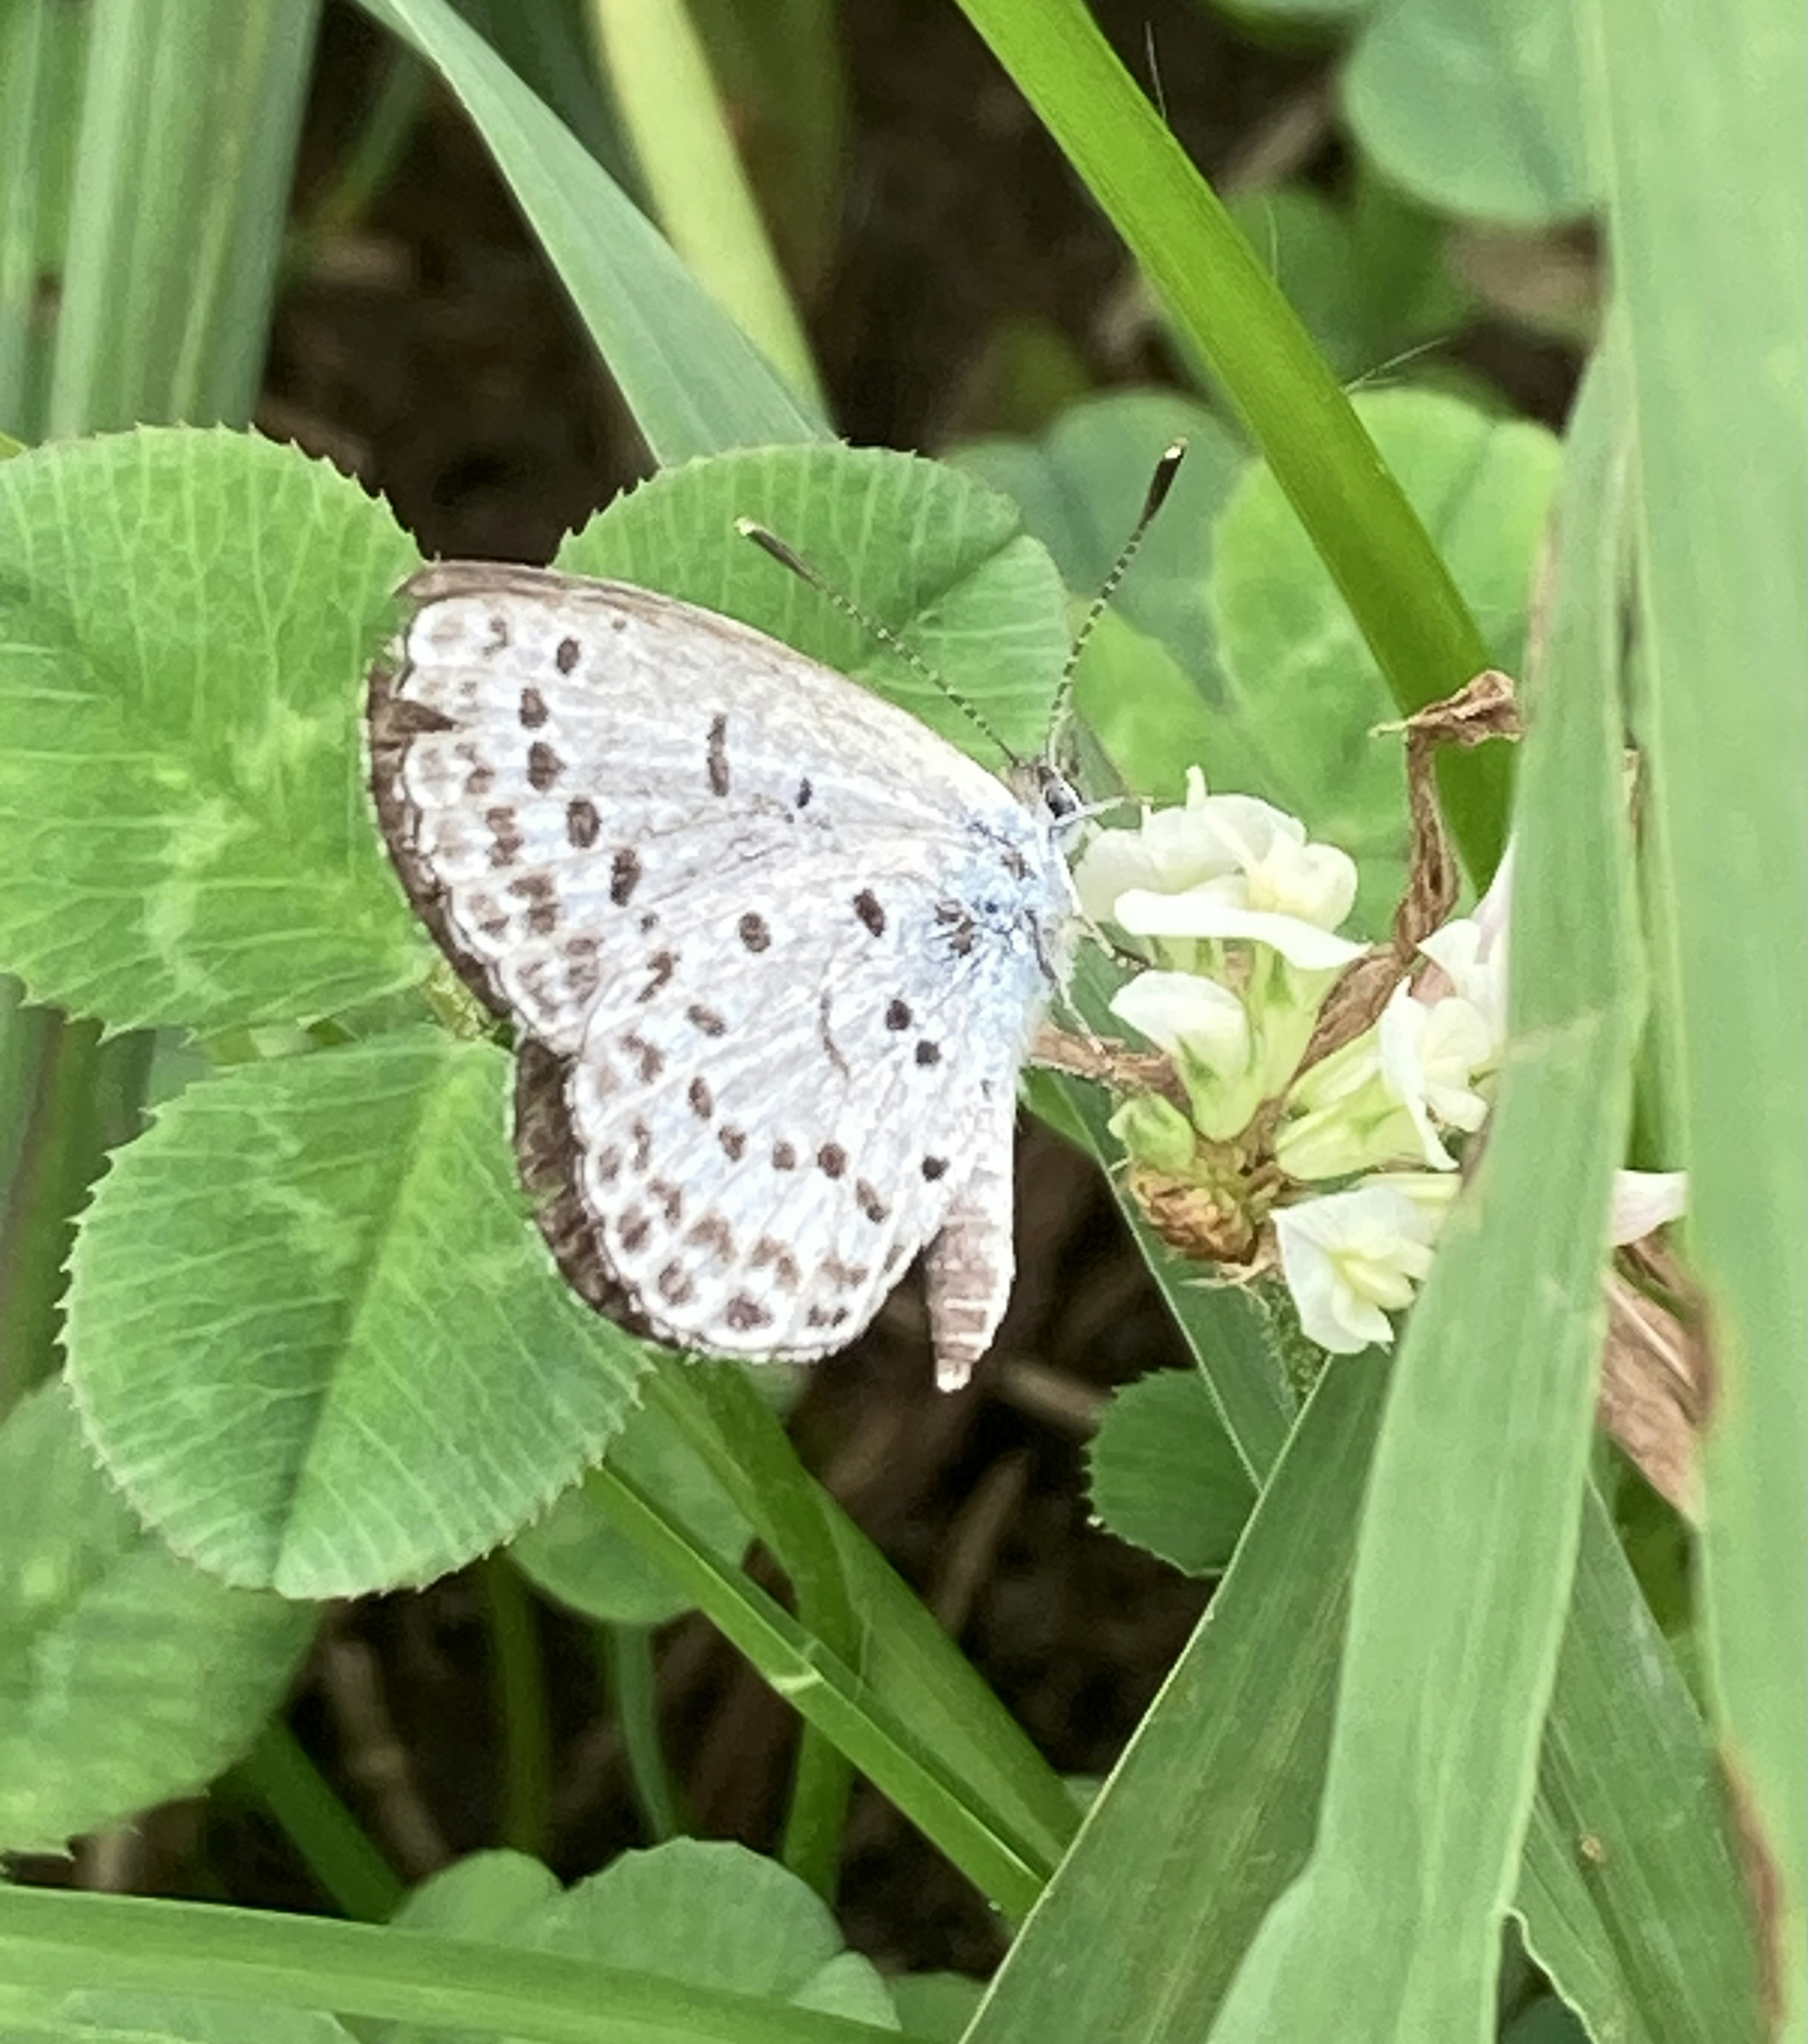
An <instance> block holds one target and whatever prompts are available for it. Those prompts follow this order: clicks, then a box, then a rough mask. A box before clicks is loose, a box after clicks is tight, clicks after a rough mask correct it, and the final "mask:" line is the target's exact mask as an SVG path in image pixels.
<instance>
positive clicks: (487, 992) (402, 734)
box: [364, 638, 515, 1022]
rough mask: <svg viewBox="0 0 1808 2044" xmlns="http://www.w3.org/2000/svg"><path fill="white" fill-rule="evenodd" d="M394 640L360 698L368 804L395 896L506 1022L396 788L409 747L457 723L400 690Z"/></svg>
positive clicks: (508, 1014)
mask: <svg viewBox="0 0 1808 2044" xmlns="http://www.w3.org/2000/svg"><path fill="white" fill-rule="evenodd" d="M402 644H403V641H402V640H401V639H399V638H398V640H397V642H396V647H395V649H394V651H393V652H392V653H390V654H386V655H384V656H383V658H382V659H379V660H378V661H377V662H376V663H375V664H374V665H373V666H372V667H371V673H370V680H369V682H368V684H367V689H366V692H365V697H364V729H365V732H366V734H367V740H368V743H369V746H370V763H371V781H370V786H371V802H372V803H373V804H374V805H375V809H376V813H377V822H378V824H379V826H380V827H381V828H382V831H383V843H385V844H386V845H387V847H388V848H389V857H390V864H391V865H392V866H394V868H395V870H396V874H397V877H398V878H399V879H400V881H401V882H402V891H403V893H406V895H407V897H408V899H409V901H410V903H411V904H412V905H413V906H414V913H415V914H416V915H417V916H419V917H420V918H421V921H422V922H423V923H425V924H426V926H427V928H428V929H429V931H430V932H432V935H433V941H434V943H437V945H438V946H439V947H440V950H441V951H443V952H444V954H445V955H446V957H447V959H448V960H449V962H451V964H452V969H453V970H455V971H456V973H457V974H458V976H459V978H460V979H462V980H463V981H464V983H465V985H467V986H468V987H469V988H470V989H471V992H472V993H475V995H476V996H477V997H478V999H479V1001H482V1002H483V1005H484V1006H485V1007H486V1008H487V1009H489V1011H490V1013H491V1014H492V1015H494V1016H497V1017H498V1019H499V1020H502V1021H504V1022H513V1021H514V1020H515V1014H514V1009H511V1008H510V1005H509V1004H508V1003H507V1001H505V1000H504V999H503V998H502V993H501V990H500V989H498V987H497V985H495V983H494V981H492V980H491V978H490V974H488V972H487V970H485V969H484V966H483V963H482V962H481V961H480V960H479V959H475V958H474V957H473V956H472V955H471V953H470V952H469V951H466V950H465V949H464V947H463V946H462V945H461V944H460V943H459V941H458V939H457V938H456V936H454V935H453V932H452V922H451V919H450V917H449V916H448V914H447V913H446V894H445V889H444V888H443V887H441V886H440V883H439V882H438V881H437V880H436V879H435V878H433V874H432V873H431V872H429V870H428V866H427V862H426V861H425V859H423V858H422V857H421V854H420V851H419V850H418V849H417V847H418V845H419V842H420V827H421V813H420V811H419V810H418V809H416V808H415V806H414V804H413V803H412V802H411V801H410V800H409V799H408V794H407V790H406V788H405V787H404V786H403V784H402V769H403V767H405V766H406V763H407V759H408V748H409V747H410V746H411V745H412V744H413V743H414V740H416V739H417V738H419V737H421V736H424V735H425V733H427V732H440V731H456V730H457V728H458V725H457V724H456V723H455V722H454V720H452V718H451V717H448V716H446V715H445V714H444V712H442V711H440V710H437V709H432V708H431V707H430V706H429V705H427V704H425V703H419V702H414V701H410V698H409V697H406V696H404V695H402V694H400V693H399V691H400V690H401V687H402V683H403V682H405V681H406V680H407V678H408V672H409V670H408V665H407V662H406V657H405V655H403V653H402V650H401V648H402Z"/></svg>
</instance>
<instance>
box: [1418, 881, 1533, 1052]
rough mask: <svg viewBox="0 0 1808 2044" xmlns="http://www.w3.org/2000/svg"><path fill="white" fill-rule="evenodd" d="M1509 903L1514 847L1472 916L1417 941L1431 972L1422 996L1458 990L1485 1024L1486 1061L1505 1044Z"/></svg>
mask: <svg viewBox="0 0 1808 2044" xmlns="http://www.w3.org/2000/svg"><path fill="white" fill-rule="evenodd" d="M1512 908H1513V847H1512V845H1511V844H1509V845H1508V846H1507V847H1506V851H1505V852H1503V853H1502V855H1501V862H1500V864H1499V865H1498V866H1496V867H1495V869H1494V878H1493V880H1492V881H1491V882H1490V884H1489V887H1488V891H1487V893H1486V894H1484V895H1483V897H1482V898H1481V900H1480V901H1478V902H1477V903H1476V904H1475V913H1474V915H1472V916H1454V917H1452V920H1450V921H1449V922H1448V923H1446V924H1444V927H1443V928H1441V929H1438V930H1433V932H1432V933H1431V935H1430V936H1429V937H1426V938H1425V939H1423V941H1422V942H1421V943H1420V945H1419V949H1420V950H1421V951H1423V952H1424V953H1425V956H1426V957H1427V958H1428V959H1430V960H1431V962H1432V963H1433V966H1436V967H1437V970H1436V971H1435V972H1433V973H1430V974H1427V975H1426V976H1425V978H1423V979H1421V981H1420V982H1419V986H1418V996H1419V998H1420V999H1421V1001H1424V1000H1437V999H1440V998H1441V997H1443V996H1444V994H1445V993H1458V994H1460V995H1461V996H1462V997H1463V998H1464V1000H1465V1001H1468V1003H1469V1005H1470V1006H1471V1007H1472V1008H1474V1009H1475V1010H1476V1011H1477V1012H1479V1014H1480V1016H1482V1019H1483V1021H1484V1022H1485V1023H1486V1024H1487V1029H1488V1036H1489V1040H1490V1043H1491V1045H1492V1048H1491V1051H1490V1053H1489V1055H1488V1058H1487V1063H1488V1064H1490V1065H1494V1064H1496V1063H1498V1062H1499V1059H1500V1054H1501V1052H1502V1050H1503V1049H1504V1048H1505V1047H1506V932H1507V924H1508V922H1509V920H1510V917H1511V915H1512Z"/></svg>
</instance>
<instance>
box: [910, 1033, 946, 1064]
mask: <svg viewBox="0 0 1808 2044" xmlns="http://www.w3.org/2000/svg"><path fill="white" fill-rule="evenodd" d="M915 1055H916V1059H917V1063H918V1064H919V1065H922V1066H929V1065H939V1064H940V1063H941V1044H939V1043H931V1042H930V1041H929V1038H928V1037H927V1036H922V1037H919V1038H918V1039H917V1048H916V1053H915Z"/></svg>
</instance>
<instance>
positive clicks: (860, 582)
mask: <svg viewBox="0 0 1808 2044" xmlns="http://www.w3.org/2000/svg"><path fill="white" fill-rule="evenodd" d="M741 517H747V518H752V519H755V520H756V521H758V522H759V523H760V524H763V525H765V526H767V527H769V528H771V531H772V532H775V534H776V535H777V536H778V537H779V539H780V540H783V541H784V543H785V544H786V545H787V546H788V547H791V548H793V549H794V551H796V552H798V554H800V555H802V556H803V558H804V559H805V560H806V562H808V563H810V566H811V567H814V569H816V570H817V572H818V573H820V574H822V575H823V576H824V577H825V579H826V580H827V581H828V582H829V584H830V586H832V587H833V588H835V589H836V590H839V591H840V592H841V594H843V595H844V596H845V597H847V598H848V601H850V602H852V603H853V604H855V605H857V606H858V607H859V608H860V609H862V610H864V611H865V612H866V613H867V614H868V616H870V617H874V618H876V619H877V620H878V621H879V622H880V623H881V624H883V625H885V626H886V627H887V628H888V629H890V630H891V631H892V632H896V633H898V635H899V636H901V637H902V639H903V640H905V641H906V643H907V644H909V646H910V647H911V649H912V650H913V651H914V652H915V653H916V654H917V655H918V656H919V657H920V658H921V659H923V660H924V661H925V662H926V663H928V664H929V666H930V667H932V668H933V669H934V670H936V671H937V673H939V674H941V676H942V677H943V678H944V680H945V681H946V682H947V683H948V686H949V688H951V689H952V690H955V691H956V693H957V694H958V696H959V697H960V703H964V704H966V705H968V706H969V707H970V708H971V710H972V711H974V712H975V713H977V715H978V716H979V717H981V718H983V720H984V721H985V723H986V724H987V725H989V726H990V727H991V729H992V730H993V731H994V732H996V733H997V734H998V737H999V738H1001V739H1002V740H1003V741H1004V742H1005V743H1006V745H1008V746H1009V747H1010V748H1011V750H1012V751H1014V752H1017V753H1019V754H1022V755H1034V754H1037V753H1038V752H1040V751H1041V748H1042V746H1043V743H1044V740H1045V739H1046V737H1047V736H1048V725H1049V721H1050V718H1051V716H1052V710H1053V705H1054V699H1055V688H1056V682H1057V680H1058V678H1059V677H1060V670H1061V663H1062V661H1063V659H1064V657H1065V655H1066V652H1067V628H1066V624H1065V621H1064V617H1063V610H1062V601H1061V588H1060V578H1059V577H1058V576H1057V575H1056V572H1055V567H1054V564H1053V563H1052V561H1051V560H1050V559H1048V555H1047V553H1046V552H1045V551H1044V549H1043V548H1041V546H1040V545H1038V544H1037V542H1036V541H1035V540H1032V539H1030V538H1029V537H1028V536H1026V535H1025V532H1024V530H1023V526H1022V521H1021V518H1020V517H1019V516H1018V514H1017V508H1016V506H1015V505H1013V504H1012V503H1011V502H1010V500H1009V499H1008V498H1002V497H1000V496H998V495H997V494H995V493H994V492H993V491H991V490H987V489H985V488H983V487H982V486H980V485H979V484H978V483H975V482H971V481H969V480H968V479H967V478H966V477H965V476H963V475H960V474H956V472H955V471H953V470H952V469H951V468H947V467H944V466H942V465H941V463H937V462H930V461H922V460H919V459H917V458H916V457H914V455H902V454H894V453H891V452H889V451H883V450H880V449H876V448H862V449H855V448H844V447H782V448H752V449H750V450H748V451H745V452H743V453H739V454H730V455H721V456H719V457H717V458H716V459H713V460H710V461H706V462H694V463H690V464H688V465H687V466H686V467H683V468H682V469H678V470H668V471H666V472H665V473H664V474H660V475H657V476H656V477H654V478H653V479H652V482H648V483H644V484H643V485H642V486H640V489H638V490H634V491H633V492H632V493H631V494H629V495H628V496H625V497H622V498H617V500H616V501H615V502H614V504H612V505H610V507H609V509H607V510H606V511H605V512H603V513H602V514H601V515H600V516H599V517H596V518H594V519H593V520H592V521H590V524H588V525H587V526H586V527H585V528H584V529H583V531H582V532H579V533H577V534H575V536H573V537H572V538H571V540H568V541H567V543H566V544H565V546H564V548H563V550H562V551H561V552H560V567H564V568H567V569H569V570H571V571H572V572H573V573H575V574H595V575H614V576H617V577H619V578H621V579H622V580H624V581H627V582H640V583H644V585H645V586H647V587H648V588H651V589H658V590H665V591H666V592H667V594H671V595H673V596H682V597H687V598H688V599H689V601H691V602H693V603H700V604H703V605H706V606H707V607H708V608H709V609H712V610H717V611H721V613H724V614H725V616H728V617H737V618H740V619H741V621H743V622H744V623H746V624H752V625H755V626H757V627H758V628H760V630H761V631H764V632H771V633H772V634H773V635H774V636H775V637H777V638H779V639H783V640H784V641H785V642H786V643H787V644H788V645H792V646H795V647H797V648H798V651H801V652H805V653H808V654H810V655H812V656H813V657H814V658H815V659H818V660H821V661H823V662H824V663H825V664H827V665H828V666H829V667H833V668H836V669H837V670H839V671H840V672H841V673H842V674H850V675H852V676H854V677H855V678H857V679H859V680H862V681H865V682H869V683H870V684H871V686H874V687H875V688H877V689H878V690H879V691H880V692H881V693H882V694H885V695H887V696H888V697H891V699H892V701H894V702H897V703H899V704H901V705H902V706H903V707H904V708H905V709H908V710H910V712H911V713H913V714H914V715H915V716H917V717H921V719H922V720H923V722H924V723H925V724H929V725H930V726H932V727H933V728H935V729H936V730H938V731H940V732H941V733H942V735H943V736H944V737H946V738H948V739H949V740H952V742H953V743H955V744H956V745H959V746H960V747H963V748H964V750H965V751H970V752H973V753H975V754H976V755H978V756H979V757H981V758H983V759H988V760H989V761H994V762H995V761H996V759H997V754H996V751H995V750H994V749H993V748H991V747H988V746H987V743H986V742H985V740H984V738H983V736H982V734H981V733H980V732H979V730H978V729H977V728H975V724H974V722H973V720H972V718H971V717H969V716H967V714H966V713H964V711H963V709H961V708H960V703H956V702H955V701H951V700H950V699H949V697H948V695H947V694H945V693H944V691H942V690H938V689H937V687H936V686H934V684H933V683H932V682H929V681H927V680H925V678H923V677H922V676H921V675H919V674H915V673H913V672H912V671H911V670H910V667H908V666H906V665H905V664H904V663H902V662H901V661H899V660H898V659H897V657H896V656H895V655H893V654H891V653H890V652H888V651H887V650H886V648H885V647H884V646H883V644H881V643H880V642H879V640H877V639H876V638H875V636H874V634H873V633H872V632H871V630H869V629H868V628H867V627H866V626H865V625H864V624H861V623H860V621H858V620H857V619H856V618H853V617H849V616H848V615H846V614H845V613H844V612H842V611H841V609H837V606H836V605H834V604H833V602H831V601H829V599H828V598H827V597H825V596H823V595H822V594H820V593H819V592H818V591H817V590H814V589H812V588H810V586H808V585H807V584H806V583H805V582H802V581H800V580H799V579H798V577H797V576H795V575H794V574H790V573H788V572H787V571H786V570H785V569H784V568H783V567H781V566H780V565H779V563H777V562H776V561H775V560H774V559H772V558H771V556H770V555H767V554H766V553H764V552H763V551H761V550H760V548H758V547H756V546H755V545H754V544H752V542H751V541H750V540H745V539H743V538H742V537H741V536H740V534H739V533H737V532H736V530H735V521H736V520H737V518H741Z"/></svg>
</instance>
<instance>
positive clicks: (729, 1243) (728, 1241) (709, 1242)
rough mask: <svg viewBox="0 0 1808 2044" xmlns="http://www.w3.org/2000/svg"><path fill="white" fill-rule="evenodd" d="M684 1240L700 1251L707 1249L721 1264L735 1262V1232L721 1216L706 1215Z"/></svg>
mask: <svg viewBox="0 0 1808 2044" xmlns="http://www.w3.org/2000/svg"><path fill="white" fill-rule="evenodd" d="M684 1239H685V1240H686V1241H687V1242H688V1243H691V1244H692V1246H693V1247H695V1248H698V1249H706V1250H708V1251H710V1254H711V1255H712V1256H714V1258H716V1260H717V1262H720V1263H733V1261H734V1230H733V1228H730V1227H729V1224H728V1223H727V1222H726V1221H725V1220H723V1219H722V1217H721V1215H720V1214H705V1215H704V1216H703V1218H702V1220H700V1221H698V1222H697V1223H696V1224H694V1226H693V1227H692V1228H691V1232H690V1233H689V1234H688V1235H686V1236H685V1238H684Z"/></svg>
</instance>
